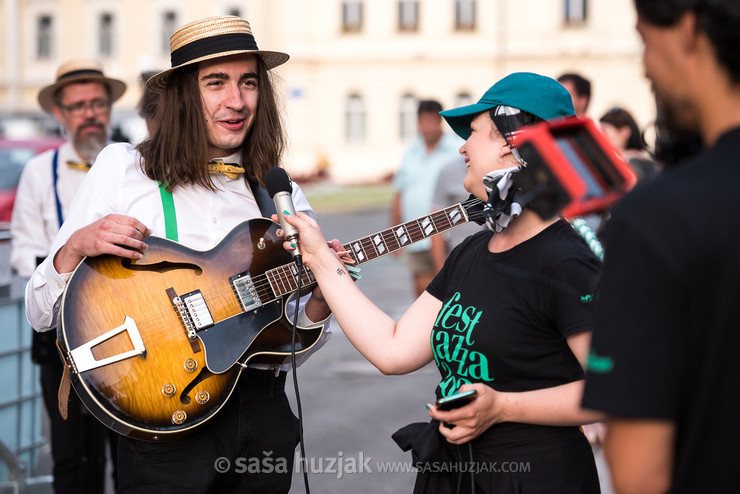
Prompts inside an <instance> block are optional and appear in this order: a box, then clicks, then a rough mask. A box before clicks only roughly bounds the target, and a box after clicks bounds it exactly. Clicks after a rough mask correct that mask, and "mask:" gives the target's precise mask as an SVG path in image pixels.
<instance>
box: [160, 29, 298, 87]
mask: <svg viewBox="0 0 740 494" xmlns="http://www.w3.org/2000/svg"><path fill="white" fill-rule="evenodd" d="M240 53H252V54H255V55H259V56H260V58H262V60H263V61H264V62H265V65H267V68H268V69H272V68H275V67H277V66H278V65H281V64H283V63H285V62H286V61H287V60H288V58H290V57H289V56H288V54H286V53H281V52H277V51H264V50H260V49H259V48H257V42H256V41H255V39H254V36H253V35H252V28H251V27H250V26H249V22H247V21H245V20H244V19H242V18H240V17H236V16H233V15H226V16H219V17H207V18H205V19H201V20H199V21H195V22H191V23H190V24H186V25H185V26H183V27H181V28H180V29H178V30H177V31H175V34H173V35H172V36H171V37H170V61H171V62H172V68H171V69H167V70H164V71H162V72H160V73H159V74H156V75H155V76H153V77H152V78H151V79H149V80H148V81H147V85H148V86H150V87H153V88H155V89H156V88H161V87H164V86H165V85H166V83H167V77H168V76H169V75H170V73H171V72H172V71H173V70H176V69H178V68H180V67H184V66H186V65H191V64H194V63H198V62H203V61H204V60H211V59H213V58H219V57H227V56H229V55H237V54H240Z"/></svg>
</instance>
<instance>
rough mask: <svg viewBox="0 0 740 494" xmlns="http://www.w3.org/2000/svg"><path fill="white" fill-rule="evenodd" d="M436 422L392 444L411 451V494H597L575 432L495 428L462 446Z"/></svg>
mask: <svg viewBox="0 0 740 494" xmlns="http://www.w3.org/2000/svg"><path fill="white" fill-rule="evenodd" d="M438 426H439V422H437V421H431V422H429V423H415V424H410V425H408V426H406V427H404V428H402V429H400V430H399V431H397V432H396V433H395V434H393V439H394V440H395V441H396V443H397V444H398V445H399V446H400V447H401V449H403V450H404V451H408V450H411V453H412V458H413V462H414V466H415V467H416V468H417V470H418V473H417V478H416V484H415V486H414V494H494V493H495V494H529V493H531V494H541V493H544V492H547V493H548V494H550V493H552V494H558V493H562V494H566V493H567V494H599V493H600V492H601V489H600V487H599V477H598V473H597V470H596V463H595V461H594V456H593V451H592V449H591V446H590V444H589V443H588V440H587V439H586V437H585V436H584V435H583V433H582V432H581V430H580V429H579V428H578V427H549V426H537V425H529V424H515V423H504V424H497V425H495V426H493V427H491V428H490V429H488V430H487V431H486V432H484V433H483V434H481V435H480V436H479V437H477V438H475V439H474V440H472V441H470V442H469V443H466V444H462V445H459V446H458V445H454V444H450V443H448V442H447V441H446V440H445V439H444V437H443V436H442V435H441V434H440V433H439V431H438V430H437V427H438Z"/></svg>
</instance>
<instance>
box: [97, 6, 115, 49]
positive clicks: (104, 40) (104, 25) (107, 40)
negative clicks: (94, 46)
mask: <svg viewBox="0 0 740 494" xmlns="http://www.w3.org/2000/svg"><path fill="white" fill-rule="evenodd" d="M99 23H100V24H99V30H98V53H99V54H100V56H101V57H111V56H113V50H114V46H113V15H112V14H107V13H105V14H100V17H99Z"/></svg>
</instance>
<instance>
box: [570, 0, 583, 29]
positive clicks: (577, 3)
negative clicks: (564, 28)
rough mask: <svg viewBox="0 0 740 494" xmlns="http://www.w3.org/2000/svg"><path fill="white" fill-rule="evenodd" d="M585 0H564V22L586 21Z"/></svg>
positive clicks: (577, 22) (578, 22)
mask: <svg viewBox="0 0 740 494" xmlns="http://www.w3.org/2000/svg"><path fill="white" fill-rule="evenodd" d="M586 5H587V3H586V0H565V23H566V24H571V25H572V24H576V25H578V24H583V23H585V22H586V14H587V9H586Z"/></svg>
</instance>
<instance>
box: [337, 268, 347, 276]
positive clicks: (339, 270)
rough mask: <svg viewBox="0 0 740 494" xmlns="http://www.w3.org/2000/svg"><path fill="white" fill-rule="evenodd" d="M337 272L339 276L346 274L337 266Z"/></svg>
mask: <svg viewBox="0 0 740 494" xmlns="http://www.w3.org/2000/svg"><path fill="white" fill-rule="evenodd" d="M337 274H338V275H339V276H344V275H345V274H347V272H346V271H345V270H344V269H342V268H337Z"/></svg>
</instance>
